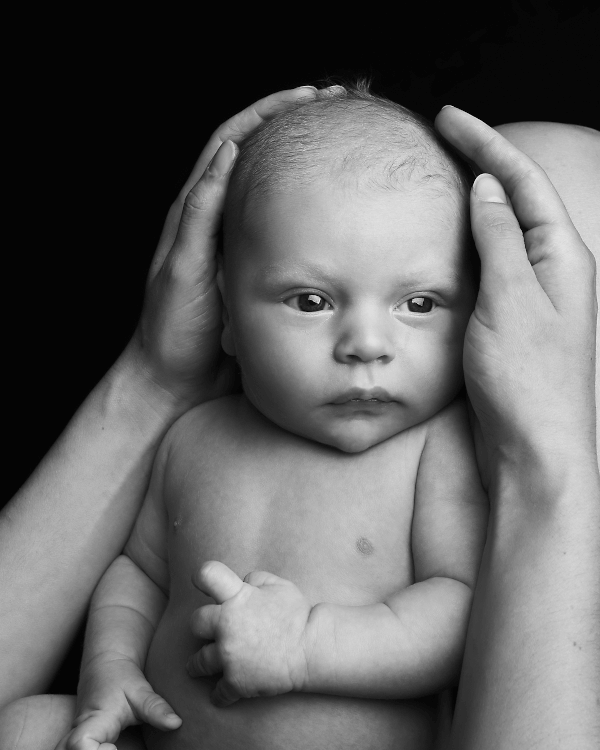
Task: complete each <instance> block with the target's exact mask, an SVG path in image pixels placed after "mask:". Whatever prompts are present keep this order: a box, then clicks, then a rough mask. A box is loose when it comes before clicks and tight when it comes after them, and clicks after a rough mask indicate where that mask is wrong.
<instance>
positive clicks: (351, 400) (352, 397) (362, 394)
mask: <svg viewBox="0 0 600 750" xmlns="http://www.w3.org/2000/svg"><path fill="white" fill-rule="evenodd" d="M393 400H394V399H393V398H392V397H391V396H390V394H389V393H388V392H387V391H386V390H385V389H384V388H369V389H368V390H366V389H363V388H351V389H350V390H349V391H346V393H343V394H342V395H341V396H338V398H336V399H335V400H334V401H332V403H333V404H382V403H388V402H389V401H393Z"/></svg>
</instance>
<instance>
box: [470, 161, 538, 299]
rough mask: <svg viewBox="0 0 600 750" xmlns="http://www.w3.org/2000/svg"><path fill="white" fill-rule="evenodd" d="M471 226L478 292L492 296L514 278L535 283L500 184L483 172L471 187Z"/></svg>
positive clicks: (513, 216)
mask: <svg viewBox="0 0 600 750" xmlns="http://www.w3.org/2000/svg"><path fill="white" fill-rule="evenodd" d="M471 229H472V232H473V238H474V240H475V244H476V246H477V252H478V253H479V258H480V260H481V293H483V294H486V296H487V293H489V294H490V295H491V299H490V300H489V301H490V302H491V301H492V300H493V299H496V298H498V299H500V298H501V297H499V296H497V295H498V292H499V291H500V290H503V291H506V290H508V289H511V288H512V286H513V284H515V283H516V282H517V281H518V282H519V285H521V284H522V283H523V282H526V283H527V282H528V283H532V282H535V274H534V272H533V269H532V267H531V264H530V262H529V259H528V257H527V250H526V248H525V241H524V239H523V232H522V231H521V227H520V226H519V221H518V219H517V217H516V216H515V214H514V211H513V210H512V207H511V206H510V203H509V200H508V198H507V196H506V193H505V191H504V188H503V187H502V184H501V183H500V181H499V180H498V179H496V177H494V176H493V175H491V174H487V173H483V174H480V175H479V177H477V179H476V180H475V182H474V183H473V188H472V190H471Z"/></svg>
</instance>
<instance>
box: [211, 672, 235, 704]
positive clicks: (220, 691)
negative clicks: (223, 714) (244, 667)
mask: <svg viewBox="0 0 600 750" xmlns="http://www.w3.org/2000/svg"><path fill="white" fill-rule="evenodd" d="M241 697H242V696H241V695H240V694H239V693H238V692H237V690H236V689H235V688H234V687H232V686H231V685H230V684H229V683H228V682H227V680H225V679H222V680H219V682H217V684H216V686H215V689H214V690H213V691H212V693H211V694H210V702H211V703H212V704H213V706H215V707H216V708H227V706H231V704H232V703H236V702H237V701H239V699H240V698H241Z"/></svg>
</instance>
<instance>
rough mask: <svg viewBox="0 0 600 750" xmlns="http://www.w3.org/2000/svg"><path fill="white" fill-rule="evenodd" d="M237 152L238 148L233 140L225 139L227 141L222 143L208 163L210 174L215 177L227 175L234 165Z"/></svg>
mask: <svg viewBox="0 0 600 750" xmlns="http://www.w3.org/2000/svg"><path fill="white" fill-rule="evenodd" d="M236 153H237V150H236V147H235V144H234V142H233V141H225V143H223V144H221V146H220V147H219V150H218V151H217V153H216V154H215V155H214V156H213V158H212V161H211V162H210V164H209V165H208V172H209V174H211V175H212V176H213V177H223V176H224V175H226V174H227V172H229V170H230V169H231V167H232V166H233V162H234V160H235V155H236Z"/></svg>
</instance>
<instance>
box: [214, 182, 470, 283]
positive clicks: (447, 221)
mask: <svg viewBox="0 0 600 750" xmlns="http://www.w3.org/2000/svg"><path fill="white" fill-rule="evenodd" d="M229 222H230V226H229V231H228V232H227V234H226V240H227V241H226V243H225V248H226V256H228V257H231V260H232V261H233V262H234V264H235V265H236V266H238V267H239V272H242V273H244V275H246V274H248V273H250V274H252V275H254V274H255V272H256V270H257V269H265V270H266V269H272V268H277V269H279V270H282V269H284V268H292V267H294V268H295V269H296V270H297V271H298V272H300V271H301V269H302V268H307V269H308V268H311V267H312V268H319V269H323V270H327V272H328V273H329V274H330V275H337V274H339V273H340V272H341V273H342V274H344V273H346V272H347V273H348V274H350V275H351V274H352V273H355V272H356V269H357V268H359V269H360V267H361V264H362V267H363V268H364V273H365V274H366V275H368V274H372V269H371V267H370V264H371V263H373V262H379V263H383V264H385V265H386V266H388V267H389V269H390V273H391V272H393V273H394V274H395V275H396V276H397V277H405V278H408V277H413V278H414V279H415V280H416V279H417V278H418V277H421V278H425V277H430V278H433V277H434V276H435V277H437V278H439V277H442V276H446V277H448V276H452V275H460V274H461V273H462V270H463V269H464V266H465V261H467V258H468V255H469V247H468V245H469V238H470V233H469V232H467V231H466V230H467V227H468V221H467V216H466V215H465V211H464V201H461V200H459V196H458V197H457V195H456V194H453V193H452V192H450V191H443V192H440V191H437V190H431V189H430V187H428V186H419V187H416V186H415V185H414V184H413V185H410V186H409V187H408V186H407V187H405V189H403V190H395V191H386V192H384V191H381V190H373V189H369V190H367V189H357V188H356V186H351V185H341V184H340V183H339V182H334V181H331V180H323V181H319V182H316V183H314V184H312V185H310V186H304V187H302V188H299V187H297V186H296V188H295V189H293V190H286V191H270V192H267V193H262V194H260V195H253V196H249V197H248V200H246V201H244V205H243V209H242V210H240V212H239V214H238V216H237V218H233V217H230V220H229ZM232 256H233V257H232ZM349 259H352V260H353V263H351V264H349V265H348V267H347V268H346V263H347V261H348V260H349Z"/></svg>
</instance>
